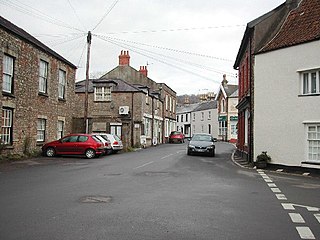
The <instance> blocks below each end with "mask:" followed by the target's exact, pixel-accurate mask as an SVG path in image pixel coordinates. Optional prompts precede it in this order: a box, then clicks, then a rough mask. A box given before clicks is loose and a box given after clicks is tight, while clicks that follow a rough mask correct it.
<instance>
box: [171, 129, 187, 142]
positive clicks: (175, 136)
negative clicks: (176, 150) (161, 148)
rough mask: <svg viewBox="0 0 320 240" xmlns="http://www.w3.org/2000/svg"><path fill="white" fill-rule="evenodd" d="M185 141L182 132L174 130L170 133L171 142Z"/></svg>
mask: <svg viewBox="0 0 320 240" xmlns="http://www.w3.org/2000/svg"><path fill="white" fill-rule="evenodd" d="M174 142H178V143H183V142H184V134H183V133H182V132H178V131H173V132H171V133H170V135H169V143H174Z"/></svg>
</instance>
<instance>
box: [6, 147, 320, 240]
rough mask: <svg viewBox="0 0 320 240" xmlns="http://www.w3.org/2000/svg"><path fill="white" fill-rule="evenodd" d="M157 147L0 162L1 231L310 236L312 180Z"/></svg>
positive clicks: (220, 154) (313, 231) (316, 189)
mask: <svg viewBox="0 0 320 240" xmlns="http://www.w3.org/2000/svg"><path fill="white" fill-rule="evenodd" d="M186 145H187V144H186V143H184V144H165V145H161V146H157V147H152V148H148V149H142V150H139V151H136V152H130V153H118V154H115V155H110V156H103V157H100V158H94V159H90V160H88V159H85V158H83V157H82V158H81V157H78V158H77V157H76V158H74V157H73V158H71V157H56V158H45V159H42V158H40V159H31V160H30V161H27V162H24V163H22V162H20V163H16V164H13V165H10V166H6V167H4V165H3V166H2V168H0V192H1V198H0V206H1V209H0V212H1V215H0V222H1V224H0V238H1V239H6V240H11V239H43V240H45V239H50V240H52V239H252V240H254V239H259V238H260V239H292V240H294V239H319V238H320V217H319V216H320V215H319V214H320V205H319V197H320V186H319V177H308V176H302V175H295V174H288V173H278V172H276V171H267V170H266V171H263V170H257V169H248V168H243V167H241V166H238V165H236V164H235V163H234V162H233V161H232V154H233V152H234V151H235V147H234V146H233V145H232V144H229V143H223V142H217V143H216V156H215V157H211V156H201V155H200V156H197V155H192V156H188V155H187V154H186V147H187V146H186Z"/></svg>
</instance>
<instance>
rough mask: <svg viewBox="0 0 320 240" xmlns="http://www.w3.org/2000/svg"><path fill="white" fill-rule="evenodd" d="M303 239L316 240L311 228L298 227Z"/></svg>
mask: <svg viewBox="0 0 320 240" xmlns="http://www.w3.org/2000/svg"><path fill="white" fill-rule="evenodd" d="M296 229H297V231H298V233H299V235H300V237H301V239H316V238H315V237H314V235H313V233H312V232H311V230H310V228H309V227H296Z"/></svg>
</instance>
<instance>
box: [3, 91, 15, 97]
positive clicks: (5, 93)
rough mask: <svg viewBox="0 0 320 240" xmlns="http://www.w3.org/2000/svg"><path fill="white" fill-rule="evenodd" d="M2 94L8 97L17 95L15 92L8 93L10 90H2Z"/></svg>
mask: <svg viewBox="0 0 320 240" xmlns="http://www.w3.org/2000/svg"><path fill="white" fill-rule="evenodd" d="M2 95H3V96H6V97H11V98H15V95H14V94H12V93H8V92H2Z"/></svg>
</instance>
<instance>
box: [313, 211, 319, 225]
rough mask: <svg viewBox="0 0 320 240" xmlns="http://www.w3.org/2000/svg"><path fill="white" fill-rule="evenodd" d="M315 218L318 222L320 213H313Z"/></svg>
mask: <svg viewBox="0 0 320 240" xmlns="http://www.w3.org/2000/svg"><path fill="white" fill-rule="evenodd" d="M314 216H315V218H316V219H317V220H318V222H319V223H320V214H319V213H316V214H314Z"/></svg>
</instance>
